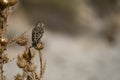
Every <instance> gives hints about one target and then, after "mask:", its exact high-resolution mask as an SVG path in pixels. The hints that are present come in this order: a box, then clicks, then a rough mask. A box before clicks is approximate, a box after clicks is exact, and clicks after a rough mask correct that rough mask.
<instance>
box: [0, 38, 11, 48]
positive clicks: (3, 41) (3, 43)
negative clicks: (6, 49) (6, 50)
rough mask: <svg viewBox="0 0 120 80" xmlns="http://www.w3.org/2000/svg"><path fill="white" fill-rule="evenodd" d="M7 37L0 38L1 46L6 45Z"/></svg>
mask: <svg viewBox="0 0 120 80" xmlns="http://www.w3.org/2000/svg"><path fill="white" fill-rule="evenodd" d="M8 42H9V41H8V39H7V38H0V44H1V46H6V45H7V44H8Z"/></svg>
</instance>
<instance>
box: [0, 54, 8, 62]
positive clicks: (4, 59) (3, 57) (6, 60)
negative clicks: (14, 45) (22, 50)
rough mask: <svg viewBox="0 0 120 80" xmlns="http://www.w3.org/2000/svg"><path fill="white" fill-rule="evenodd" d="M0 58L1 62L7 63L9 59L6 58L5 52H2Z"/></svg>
mask: <svg viewBox="0 0 120 80" xmlns="http://www.w3.org/2000/svg"><path fill="white" fill-rule="evenodd" d="M2 59H3V63H7V62H8V61H9V58H8V55H7V54H3V55H2Z"/></svg>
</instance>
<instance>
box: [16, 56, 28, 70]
mask: <svg viewBox="0 0 120 80" xmlns="http://www.w3.org/2000/svg"><path fill="white" fill-rule="evenodd" d="M17 65H18V67H20V68H25V66H26V65H27V62H26V60H25V59H24V58H23V56H22V55H18V58H17Z"/></svg>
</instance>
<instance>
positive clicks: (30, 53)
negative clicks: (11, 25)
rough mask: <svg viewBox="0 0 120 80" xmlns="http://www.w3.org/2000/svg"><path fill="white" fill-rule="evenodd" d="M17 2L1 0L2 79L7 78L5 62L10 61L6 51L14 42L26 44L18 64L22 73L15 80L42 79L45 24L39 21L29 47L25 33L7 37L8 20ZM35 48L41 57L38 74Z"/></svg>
mask: <svg viewBox="0 0 120 80" xmlns="http://www.w3.org/2000/svg"><path fill="white" fill-rule="evenodd" d="M16 3H17V0H0V80H7V77H6V76H5V75H4V74H3V72H4V71H3V67H4V64H6V63H8V62H9V57H8V56H7V54H5V53H4V51H5V50H6V49H7V46H8V44H11V43H12V42H15V43H17V44H18V45H20V46H25V51H24V52H23V53H22V54H19V55H18V57H17V65H18V67H19V68H21V69H22V70H23V73H22V74H17V75H16V76H15V80H25V79H26V80H42V77H43V74H44V71H45V61H44V60H43V57H42V53H41V50H42V49H43V43H42V42H41V38H42V36H43V33H44V24H43V23H38V24H36V26H35V27H34V28H33V30H32V44H31V46H29V47H28V45H27V43H28V38H27V36H25V34H26V32H25V33H23V34H22V35H21V36H19V37H18V38H16V39H11V40H9V39H8V38H7V37H5V34H6V31H7V26H8V25H7V20H8V15H9V10H10V8H11V7H12V6H14V5H15V4H16ZM34 49H35V50H37V51H38V52H39V58H40V74H39V75H38V73H37V71H36V68H37V66H36V65H35V64H34V57H35V51H34Z"/></svg>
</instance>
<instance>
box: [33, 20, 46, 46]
mask: <svg viewBox="0 0 120 80" xmlns="http://www.w3.org/2000/svg"><path fill="white" fill-rule="evenodd" d="M43 33H44V24H43V23H40V22H39V23H37V24H36V25H35V27H34V28H33V29H32V47H36V46H37V44H38V43H39V42H40V40H41V38H42V36H43Z"/></svg>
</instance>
